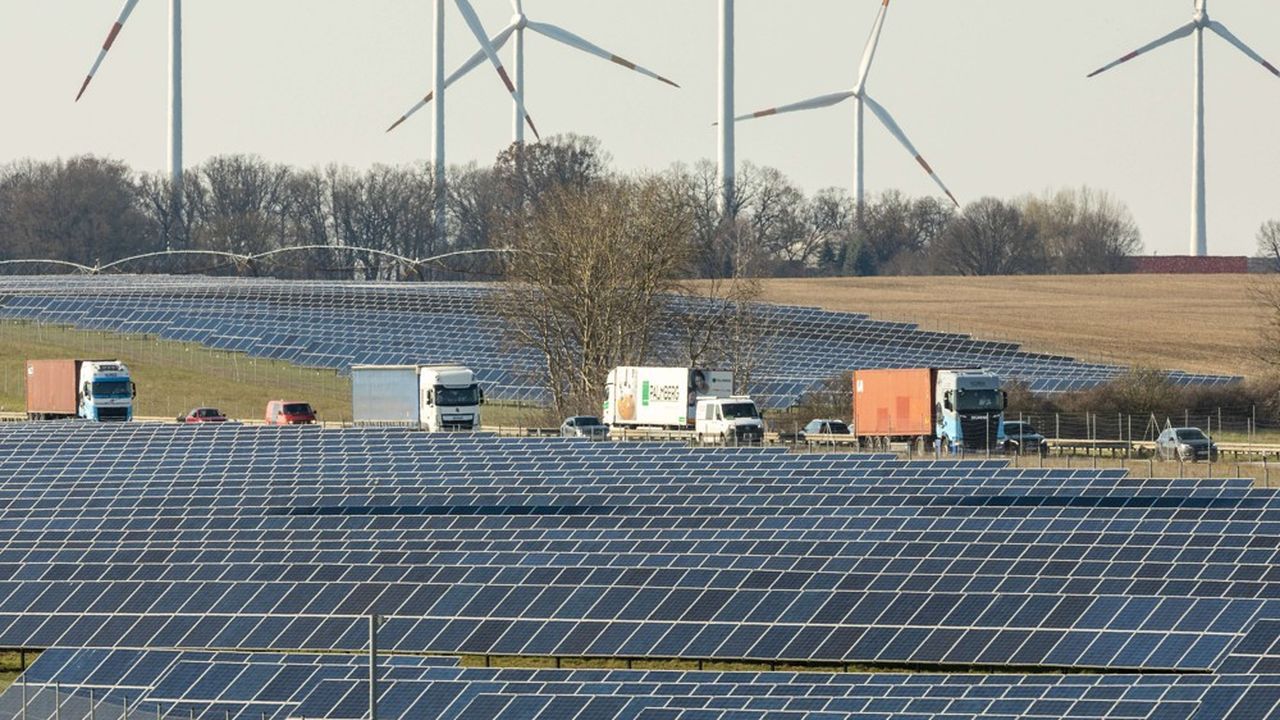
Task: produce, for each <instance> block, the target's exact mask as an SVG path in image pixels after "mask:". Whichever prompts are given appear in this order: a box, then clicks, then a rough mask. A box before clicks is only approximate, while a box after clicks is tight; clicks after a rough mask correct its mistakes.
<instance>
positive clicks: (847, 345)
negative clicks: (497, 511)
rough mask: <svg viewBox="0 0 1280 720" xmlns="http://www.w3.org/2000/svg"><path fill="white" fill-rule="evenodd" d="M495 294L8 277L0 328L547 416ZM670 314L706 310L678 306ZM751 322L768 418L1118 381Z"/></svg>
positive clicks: (453, 287)
mask: <svg viewBox="0 0 1280 720" xmlns="http://www.w3.org/2000/svg"><path fill="white" fill-rule="evenodd" d="M492 293H493V288H492V286H487V285H480V284H474V283H468V284H449V283H413V284H396V283H386V284H379V283H343V282H289V281H279V280H268V279H234V278H192V277H186V276H183V277H164V276H111V277H86V278H67V277H34V278H30V277H13V278H5V279H4V281H3V283H0V319H8V320H28V321H37V322H47V323H61V324H67V325H74V326H76V327H79V328H86V329H95V330H108V331H113V332H124V333H135V334H149V335H154V336H156V337H159V338H164V339H168V340H181V341H186V342H196V343H201V344H203V345H206V346H208V347H211V348H216V349H220V350H230V351H239V352H244V353H246V354H248V355H252V356H256V357H267V358H273V359H278V360H285V361H288V362H291V363H295V364H298V365H303V366H310V367H321V368H332V369H334V370H337V371H339V372H345V371H346V370H347V369H348V368H350V366H352V365H357V364H374V365H377V364H403V363H418V362H440V361H448V362H462V363H465V364H466V365H467V366H469V367H471V368H472V369H474V370H475V371H476V373H477V376H478V379H479V381H480V382H481V383H483V384H484V386H485V388H486V392H487V393H488V394H489V397H491V398H492V399H494V400H499V401H507V402H535V403H536V402H542V401H544V400H545V390H543V389H542V388H541V387H539V386H538V385H537V384H536V382H535V381H534V379H533V378H534V377H535V371H536V369H537V367H538V358H537V356H536V355H535V354H533V353H531V352H527V351H523V350H520V349H516V348H513V347H511V346H510V343H509V342H508V341H507V340H506V335H505V332H504V326H503V323H502V321H501V319H500V318H499V317H498V316H497V315H496V314H495V312H494V311H493V310H492V308H491V307H490V306H489V303H488V300H489V299H490V297H491V295H492ZM670 312H673V313H692V314H697V313H708V312H711V307H710V302H709V301H698V300H683V301H682V302H679V303H675V304H674V305H673V309H672V310H671V311H670ZM752 321H753V323H754V324H755V326H756V330H755V334H756V337H757V338H758V341H757V343H756V353H757V354H758V366H757V367H756V368H755V370H754V372H753V373H752V387H751V388H750V391H751V394H752V396H753V397H755V398H756V399H757V401H758V402H760V403H761V404H762V405H763V406H765V407H770V408H786V407H790V406H792V405H794V404H795V403H796V402H797V401H798V400H799V399H800V398H801V396H803V395H804V394H805V393H807V392H810V391H813V390H815V389H818V388H820V387H821V386H822V385H823V384H824V383H826V382H828V381H829V380H830V379H831V378H832V377H833V376H838V375H839V374H840V373H842V372H845V371H848V370H854V369H859V368H895V367H986V368H988V369H991V370H993V371H995V372H998V373H1000V374H1001V375H1002V376H1003V377H1006V378H1009V379H1012V380H1021V381H1023V382H1025V383H1026V384H1027V385H1028V387H1029V388H1030V389H1031V390H1032V391H1035V392H1040V393H1054V392H1065V391H1070V390H1079V389H1084V388H1089V387H1093V386H1095V385H1098V384H1100V383H1104V382H1106V381H1108V380H1111V379H1114V378H1115V377H1117V376H1119V375H1121V374H1123V373H1124V372H1125V370H1126V368H1124V367H1121V366H1117V365H1104V364H1097V363H1087V362H1081V361H1078V360H1074V359H1072V358H1069V357H1063V356H1055V355H1045V354H1038V353H1030V352H1025V351H1023V350H1021V349H1020V348H1019V346H1018V345H1016V344H1013V343H1008V342H992V341H984V340H979V339H976V338H973V337H970V336H968V335H961V334H955V333H939V332H929V331H922V330H919V329H918V328H917V327H916V326H914V325H911V324H908V323H895V322H884V321H879V320H874V319H872V318H869V317H867V316H866V315H861V314H856V313H841V312H830V311H825V310H818V309H814V308H803V307H794V306H786V305H773V304H766V303H760V304H757V305H755V306H754V309H753V312H752ZM672 324H673V325H675V324H676V323H672ZM657 344H658V347H659V350H658V355H659V356H658V357H657V358H655V359H654V360H655V364H663V363H666V364H673V365H680V364H683V358H682V357H681V356H680V352H679V342H678V338H676V337H674V336H673V335H669V336H667V337H665V338H660V339H659V341H658V343H657ZM1169 377H1170V379H1171V380H1173V382H1175V383H1177V384H1179V385H1214V384H1222V383H1229V382H1234V381H1237V380H1238V378H1234V377H1228V376H1220V375H1205V374H1192V373H1185V372H1179V371H1176V370H1175V371H1172V372H1170V373H1169Z"/></svg>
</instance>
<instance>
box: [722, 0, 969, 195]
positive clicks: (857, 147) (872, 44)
mask: <svg viewBox="0 0 1280 720" xmlns="http://www.w3.org/2000/svg"><path fill="white" fill-rule="evenodd" d="M888 12H889V0H883V2H882V3H881V5H880V12H879V14H878V15H876V22H875V26H874V27H873V28H872V30H871V37H870V38H869V39H868V40H867V45H866V48H865V49H864V50H863V52H862V64H861V66H860V67H859V69H858V82H857V84H856V85H854V86H853V89H852V90H845V91H842V92H836V93H830V94H828V95H819V96H818V97H815V98H810V99H808V100H801V101H800V102H797V103H792V104H790V105H781V106H778V107H772V108H768V109H766V110H760V111H758V112H754V113H751V114H749V115H740V116H738V117H737V118H735V119H736V120H752V119H755V118H762V117H768V116H770V115H781V114H783V113H789V112H798V111H801V110H814V109H817V108H825V107H831V106H832V105H838V104H840V103H842V102H844V101H845V100H849V99H853V100H854V102H855V104H856V105H855V108H856V110H855V114H854V122H853V134H854V146H853V163H854V173H853V195H854V199H855V200H856V201H857V203H858V211H859V213H861V210H862V204H863V197H864V195H865V192H866V188H865V185H864V182H863V177H864V175H863V145H862V134H863V132H862V131H863V110H864V109H869V110H871V114H872V115H875V116H876V119H878V120H879V121H880V123H881V124H882V125H884V126H885V129H887V130H888V131H889V134H891V135H893V136H894V137H895V138H897V140H898V142H900V143H902V146H903V147H905V148H906V149H907V152H909V153H911V155H912V157H914V158H915V160H916V162H917V163H919V164H920V167H922V168H924V171H925V172H926V173H928V175H929V177H930V178H933V181H934V182H935V183H937V184H938V187H940V188H942V192H944V193H946V194H947V197H949V198H951V202H953V203H955V204H956V206H959V205H960V203H959V201H957V200H956V198H955V196H954V195H952V194H951V191H950V190H948V189H947V186H946V185H945V184H943V182H942V178H940V177H938V174H937V173H935V172H934V171H933V168H932V167H931V166H930V165H929V163H928V162H926V161H925V159H924V157H923V156H922V155H921V154H920V152H919V151H918V150H916V147H915V145H912V144H911V141H910V140H909V139H907V135H906V133H904V132H903V131H902V128H900V127H898V123H896V122H894V120H893V117H892V116H891V115H890V114H889V111H888V110H885V109H884V106H882V105H881V104H880V103H878V102H876V101H875V100H873V99H872V98H871V96H870V95H869V94H867V89H866V88H867V75H868V73H869V72H870V71H871V61H872V60H873V59H874V58H875V54H876V46H877V45H879V43H880V31H881V30H882V29H883V28H884V19H885V15H886V14H887V13H888Z"/></svg>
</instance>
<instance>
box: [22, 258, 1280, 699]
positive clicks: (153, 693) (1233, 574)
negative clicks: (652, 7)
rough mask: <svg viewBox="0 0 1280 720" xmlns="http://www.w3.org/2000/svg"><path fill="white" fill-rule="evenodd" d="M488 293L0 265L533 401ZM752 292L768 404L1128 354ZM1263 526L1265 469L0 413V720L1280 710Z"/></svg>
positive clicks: (200, 327) (331, 363) (327, 357)
mask: <svg viewBox="0 0 1280 720" xmlns="http://www.w3.org/2000/svg"><path fill="white" fill-rule="evenodd" d="M492 292H493V288H492V287H491V286H485V285H474V284H471V285H467V284H369V283H336V282H284V281H276V280H259V279H253V280H244V279H224V278H177V277H163V276H161V277H128V276H123V277H95V278H52V277H33V278H12V279H6V280H5V281H4V283H3V285H2V286H0V318H3V319H5V320H9V321H20V322H39V323H55V324H62V325H69V326H75V327H78V328H83V329H91V330H100V331H106V332H116V333H130V334H143V335H149V336H154V337H158V338H165V339H172V340H182V341H187V342H195V343H200V344H203V345H205V346H207V347H210V348H217V349H222V350H229V351H235V352H242V353H246V354H248V355H252V356H256V357H269V358H273V359H278V360H283V361H288V362H292V363H296V364H299V365H303V366H308V367H320V368H331V369H334V370H338V371H340V372H342V371H346V370H347V369H349V368H350V366H351V365H353V364H357V363H388V364H389V363H402V362H421V361H431V360H445V359H449V360H455V361H463V362H466V363H468V364H470V365H471V366H472V367H474V368H475V369H476V370H477V371H478V374H479V375H480V380H481V382H483V383H484V384H485V386H486V389H487V390H488V392H489V393H490V395H491V396H492V397H495V398H498V399H505V400H512V401H524V402H537V401H539V400H540V399H541V397H542V396H541V395H540V393H541V391H540V390H539V389H538V388H537V387H536V385H535V384H534V383H533V381H532V380H530V379H529V378H530V375H531V369H532V368H533V366H534V364H535V361H536V359H535V358H534V357H533V356H532V355H529V354H526V353H524V352H522V351H519V350H515V349H513V348H511V347H509V345H508V343H507V342H506V341H505V340H504V338H505V333H504V328H503V327H502V324H501V321H500V319H499V318H498V316H497V315H496V314H495V313H494V312H492V310H491V304H490V303H489V301H488V298H489V295H490V294H491V293H492ZM671 312H673V313H681V312H683V313H699V312H709V310H708V308H707V307H706V306H702V305H700V304H699V301H690V300H683V301H681V302H679V303H676V304H675V305H674V306H673V309H672V310H671ZM754 317H755V322H757V323H758V324H759V330H760V337H761V346H762V347H763V348H765V352H764V353H763V354H764V360H763V363H762V364H763V367H764V370H763V372H762V373H761V375H760V377H759V379H758V380H757V382H758V387H757V388H756V391H757V394H758V396H760V397H763V398H765V399H766V404H768V405H769V406H771V407H787V406H789V405H792V404H794V403H795V402H796V401H797V400H798V398H799V397H800V396H801V395H803V394H804V393H806V392H808V391H810V390H812V389H813V388H815V387H817V386H819V385H820V384H821V383H823V382H825V381H826V380H827V379H828V378H829V377H830V376H831V375H833V374H836V373H838V372H840V371H843V370H849V369H854V368H857V367H878V366H884V367H904V366H914V365H948V364H949V365H982V366H986V367H995V368H1000V369H1001V371H1002V372H1004V373H1007V374H1008V375H1009V376H1011V377H1016V378H1020V379H1022V380H1024V381H1025V382H1027V383H1028V384H1029V385H1031V386H1032V387H1034V388H1037V389H1038V390H1040V391H1041V392H1060V391H1064V390H1068V389H1072V388H1077V387H1089V386H1091V385H1095V384H1097V383H1101V382H1105V381H1106V380H1108V379H1109V378H1112V377H1115V376H1116V375H1117V374H1119V373H1121V372H1123V371H1124V368H1121V367H1117V366H1105V365H1097V364H1089V363H1082V362H1078V361H1075V360H1072V359H1070V358H1066V357H1055V356H1048V355H1040V354H1035V353H1029V352H1024V351H1022V350H1021V349H1019V348H1018V347H1017V346H1016V345H1012V344H1008V343H994V342H986V341H982V340H979V339H975V338H972V337H969V336H965V335H957V334H943V333H934V332H924V331H920V330H918V329H917V328H915V327H914V326H911V325H907V324H901V323H888V322H881V321H877V320H873V319H871V318H869V317H867V316H864V315H857V314H849V313H835V312H827V311H819V310H813V309H807V308H797V307H788V306H781V305H766V304H761V305H759V306H758V307H757V308H756V312H755V315H754ZM660 345H661V347H663V348H665V350H664V351H665V352H674V346H675V343H674V340H671V339H668V341H667V342H666V343H665V344H660ZM672 360H673V361H674V360H675V358H674V357H673V358H672ZM1170 377H1171V378H1172V379H1174V380H1175V381H1176V382H1178V383H1182V384H1216V383H1226V382H1232V381H1234V380H1235V379H1234V378H1229V377H1223V376H1210V375H1192V374H1187V373H1180V372H1177V371H1173V372H1171V373H1170ZM1278 554H1280V497H1277V495H1276V493H1275V491H1273V490H1267V489H1261V488H1256V487H1254V486H1253V484H1252V483H1251V481H1249V480H1242V479H1222V480H1190V479H1168V480H1162V479H1149V478H1143V479H1137V478H1131V477H1129V476H1128V475H1127V473H1126V472H1124V471H1123V470H1105V469H1102V470H1100V469H1044V468H1026V467H1016V466H1014V465H1011V464H1010V463H1009V462H1008V461H1006V460H1003V459H977V460H974V459H947V458H944V457H934V458H933V459H923V460H909V459H902V458H900V457H898V456H896V455H893V454H855V453H843V452H842V453H825V454H823V453H795V452H792V451H791V450H789V449H786V448H782V447H754V448H753V447H734V448H726V447H691V446H689V445H687V444H683V443H670V442H629V443H628V442H593V441H588V440H585V439H570V438H499V437H495V436H489V435H485V434H471V433H446V434H431V433H424V432H420V431H416V430H410V429H404V428H389V427H361V428H321V427H317V426H290V427H262V426H249V425H240V424H236V423H230V424H225V425H189V426H188V425H175V424H162V423H107V424H103V423H90V422H80V421H46V422H26V423H2V424H0V648H6V649H12V650H17V651H20V652H21V653H23V655H24V656H25V657H29V658H32V662H31V664H30V666H29V667H27V668H26V669H25V671H24V672H23V673H22V674H21V675H20V676H19V678H18V679H17V681H15V682H14V683H13V684H11V685H10V686H9V687H8V688H7V689H5V690H4V691H3V693H0V718H22V719H23V720H25V718H58V719H59V720H60V719H61V718H128V717H132V718H152V717H154V718H161V719H164V720H169V719H173V720H176V719H179V718H186V719H187V720H195V719H196V718H205V719H208V720H215V719H222V720H230V719H231V718H239V719H241V720H251V719H252V720H266V719H268V718H272V719H284V718H312V719H317V720H324V719H328V720H359V719H361V718H369V717H377V718H383V719H385V718H392V719H404V720H410V719H416V718H457V719H459V720H462V719H472V718H475V719H481V718H483V719H484V720H535V719H536V720H560V719H564V718H581V719H583V720H587V719H600V720H607V719H612V718H626V719H628V720H631V719H634V720H801V719H805V720H809V719H813V720H836V719H843V718H858V719H863V718H865V719H868V720H870V719H871V718H901V719H904V720H905V719H907V718H911V719H915V718H947V719H961V718H975V719H976V718H1010V719H1013V718H1171V719H1172V718H1187V719H1193V718H1194V719H1197V720H1207V719H1209V718H1215V719H1216V718H1262V717H1268V716H1270V715H1272V714H1274V713H1275V712H1280V575H1277V571H1276V569H1275V568H1276V567H1277V555H1278ZM371 704H373V705H376V715H374V710H373V709H371Z"/></svg>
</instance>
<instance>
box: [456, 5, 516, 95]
mask: <svg viewBox="0 0 1280 720" xmlns="http://www.w3.org/2000/svg"><path fill="white" fill-rule="evenodd" d="M456 2H457V5H458V11H459V12H461V13H462V19H463V20H465V21H466V23H467V27H469V28H471V34H473V35H475V36H476V42H478V43H480V50H481V52H483V53H484V54H485V56H486V57H488V58H489V62H490V63H491V64H492V65H493V69H494V70H497V71H498V77H499V78H500V79H501V80H502V84H503V85H506V86H507V92H510V93H511V96H512V98H514V97H515V94H516V86H515V85H514V84H513V83H512V82H511V76H510V75H508V74H507V69H506V68H504V67H503V66H502V61H501V60H499V59H498V51H497V50H495V49H494V48H493V45H492V44H491V43H490V42H489V33H487V32H485V29H484V23H481V22H480V17H479V16H478V15H476V11H475V8H473V7H471V3H470V2H468V1H467V0H456Z"/></svg>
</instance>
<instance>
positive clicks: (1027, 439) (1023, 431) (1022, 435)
mask: <svg viewBox="0 0 1280 720" xmlns="http://www.w3.org/2000/svg"><path fill="white" fill-rule="evenodd" d="M1048 449H1049V446H1048V445H1047V444H1046V443H1045V441H1044V435H1041V434H1040V433H1039V432H1036V429H1035V428H1034V427H1032V425H1031V423H1029V422H1026V421H1023V420H1012V421H1007V422H1005V424H1004V451H1005V452H1008V453H1018V454H1031V453H1039V454H1041V455H1043V454H1045V452H1047V451H1048Z"/></svg>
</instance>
